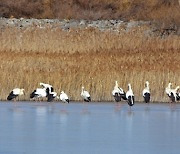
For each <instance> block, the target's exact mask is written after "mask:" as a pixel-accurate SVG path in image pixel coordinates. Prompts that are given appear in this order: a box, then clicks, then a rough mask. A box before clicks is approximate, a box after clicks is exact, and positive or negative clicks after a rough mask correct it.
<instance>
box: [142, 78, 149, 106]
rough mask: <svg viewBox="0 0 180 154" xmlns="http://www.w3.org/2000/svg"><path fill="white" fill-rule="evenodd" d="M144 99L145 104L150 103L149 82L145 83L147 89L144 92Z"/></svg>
mask: <svg viewBox="0 0 180 154" xmlns="http://www.w3.org/2000/svg"><path fill="white" fill-rule="evenodd" d="M143 97H144V102H146V103H149V101H150V89H149V82H148V81H146V83H145V88H144V90H143Z"/></svg>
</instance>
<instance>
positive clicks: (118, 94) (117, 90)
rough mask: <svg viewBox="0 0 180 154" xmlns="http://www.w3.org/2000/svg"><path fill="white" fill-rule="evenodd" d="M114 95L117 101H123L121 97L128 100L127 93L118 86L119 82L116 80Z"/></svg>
mask: <svg viewBox="0 0 180 154" xmlns="http://www.w3.org/2000/svg"><path fill="white" fill-rule="evenodd" d="M112 95H113V96H114V99H115V101H116V102H119V101H121V97H122V98H123V99H124V100H126V93H125V92H124V90H123V89H122V88H120V87H119V86H118V82H117V81H115V86H114V89H113V91H112Z"/></svg>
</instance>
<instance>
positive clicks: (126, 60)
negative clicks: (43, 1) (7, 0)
mask: <svg viewBox="0 0 180 154" xmlns="http://www.w3.org/2000/svg"><path fill="white" fill-rule="evenodd" d="M143 30H144V29H141V28H140V29H134V30H132V31H130V32H129V33H124V32H120V33H115V32H111V31H106V32H101V31H99V30H97V29H86V30H80V29H76V30H74V29H70V30H69V31H62V30H61V29H58V28H56V29H49V28H45V29H38V28H36V27H32V28H26V29H16V28H6V29H5V30H4V31H2V32H1V33H0V40H1V41H0V46H1V48H0V61H1V63H0V68H1V69H0V70H1V76H0V83H1V90H0V96H1V99H3V100H4V99H6V97H7V95H8V93H9V91H10V90H11V89H12V88H15V87H23V88H25V90H26V95H25V96H24V97H22V98H21V99H25V100H29V94H30V92H32V90H33V89H35V88H37V87H38V86H39V82H46V83H50V84H52V85H53V86H54V87H55V90H56V91H57V92H58V93H60V91H61V90H64V91H65V92H67V93H68V94H69V95H70V98H71V100H81V98H80V91H81V86H82V85H84V86H85V88H86V89H87V90H88V91H90V93H91V95H92V99H93V100H94V101H103V100H106V101H112V100H113V98H112V95H111V91H112V89H113V87H114V82H115V80H117V81H118V82H119V85H120V86H121V87H122V88H123V89H125V90H127V84H128V83H131V84H132V87H133V90H134V93H135V96H136V100H138V101H141V100H142V90H143V87H144V83H145V81H146V80H149V82H150V86H151V91H152V101H168V97H167V96H166V95H165V93H164V90H165V87H166V86H167V84H168V82H172V83H173V86H175V85H179V84H180V78H179V75H180V71H179V70H180V65H179V61H180V57H179V52H180V44H179V41H180V39H179V37H178V36H169V37H167V38H164V39H161V38H159V37H145V36H144V35H143V33H142V31H143Z"/></svg>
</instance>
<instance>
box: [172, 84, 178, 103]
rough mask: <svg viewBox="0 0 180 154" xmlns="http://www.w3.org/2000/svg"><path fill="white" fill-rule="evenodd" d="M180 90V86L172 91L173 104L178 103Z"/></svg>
mask: <svg viewBox="0 0 180 154" xmlns="http://www.w3.org/2000/svg"><path fill="white" fill-rule="evenodd" d="M178 90H179V86H177V87H176V88H175V89H171V95H170V98H171V101H172V102H176V101H177V100H179V97H178Z"/></svg>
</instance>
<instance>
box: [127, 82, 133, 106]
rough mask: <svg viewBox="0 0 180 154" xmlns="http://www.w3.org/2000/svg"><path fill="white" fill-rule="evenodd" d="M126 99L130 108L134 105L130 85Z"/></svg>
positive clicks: (129, 85)
mask: <svg viewBox="0 0 180 154" xmlns="http://www.w3.org/2000/svg"><path fill="white" fill-rule="evenodd" d="M126 99H127V102H128V105H129V106H130V107H131V106H133V105H134V94H133V91H132V88H131V84H130V83H129V84H128V91H127V92H126Z"/></svg>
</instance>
